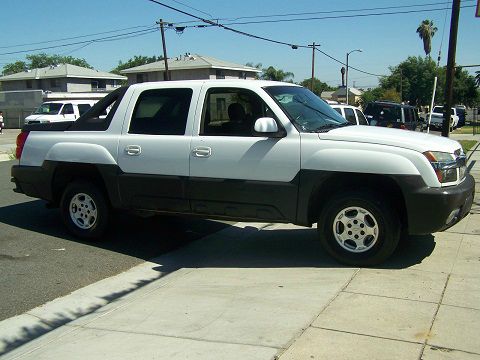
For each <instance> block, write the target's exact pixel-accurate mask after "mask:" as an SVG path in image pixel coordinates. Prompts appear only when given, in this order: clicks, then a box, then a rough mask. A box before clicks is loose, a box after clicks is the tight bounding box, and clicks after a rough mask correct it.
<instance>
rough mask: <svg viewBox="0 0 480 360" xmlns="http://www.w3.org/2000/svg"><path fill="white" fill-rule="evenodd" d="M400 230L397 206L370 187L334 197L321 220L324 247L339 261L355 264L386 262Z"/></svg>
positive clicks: (394, 247)
mask: <svg viewBox="0 0 480 360" xmlns="http://www.w3.org/2000/svg"><path fill="white" fill-rule="evenodd" d="M400 230H401V226H400V221H399V217H398V214H397V213H396V211H395V210H394V207H393V206H391V205H390V204H389V203H388V202H387V201H385V199H380V197H379V196H377V195H375V194H372V193H371V192H368V191H360V192H348V193H344V194H341V195H338V196H335V197H333V198H331V199H330V200H329V201H328V202H327V204H326V205H325V206H324V207H323V209H322V211H321V212H320V218H319V220H318V235H319V239H320V242H321V244H322V246H323V247H324V249H325V250H326V251H327V252H328V253H329V254H330V255H331V256H332V257H333V258H335V259H336V260H337V261H338V262H340V263H343V264H346V265H352V266H373V265H377V264H380V263H382V262H384V261H385V260H386V259H388V258H389V257H390V255H391V254H392V253H393V252H394V251H395V249H396V247H397V245H398V242H399V240H400V233H401V231H400ZM355 237H356V238H355Z"/></svg>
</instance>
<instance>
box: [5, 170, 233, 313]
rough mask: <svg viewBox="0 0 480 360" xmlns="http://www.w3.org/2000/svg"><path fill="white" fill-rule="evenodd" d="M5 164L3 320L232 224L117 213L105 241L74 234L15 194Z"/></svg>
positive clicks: (38, 204) (39, 205) (52, 212)
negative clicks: (80, 237) (91, 239)
mask: <svg viewBox="0 0 480 360" xmlns="http://www.w3.org/2000/svg"><path fill="white" fill-rule="evenodd" d="M13 164H14V162H13V161H6V162H0V320H3V319H6V318H9V317H12V316H15V315H18V314H22V313H24V312H25V311H28V310H30V309H32V308H34V307H36V306H38V305H41V304H44V303H45V302H47V301H50V300H53V299H56V298H57V297H60V296H63V295H66V294H69V293H70V292H72V291H74V290H76V289H79V288H81V287H84V286H86V285H89V284H91V283H94V282H96V281H99V280H101V279H104V278H107V277H110V276H113V275H116V274H118V273H120V272H123V271H125V270H127V269H129V268H131V267H133V266H135V265H137V264H139V263H141V262H143V261H145V260H149V259H151V258H154V257H157V256H159V255H161V254H163V253H165V252H168V251H171V250H173V249H175V248H178V247H179V246H182V245H185V244H186V243H188V242H190V241H192V240H195V239H198V238H201V237H203V236H205V235H207V234H209V233H212V232H216V231H218V230H220V229H223V228H225V227H226V226H229V224H228V223H222V222H218V221H212V220H201V219H192V218H181V217H167V216H155V217H152V218H147V219H142V218H138V217H136V216H132V215H129V214H125V213H121V214H116V215H115V217H114V220H113V222H112V224H111V227H110V231H109V233H108V234H107V235H106V236H105V239H104V240H102V241H100V242H84V241H80V240H78V239H76V238H74V237H72V236H71V235H69V234H68V233H67V232H66V230H65V228H64V227H63V224H62V222H61V219H60V214H59V210H58V209H47V208H46V207H45V203H44V202H43V201H41V200H36V199H32V198H29V197H27V196H25V195H23V194H17V193H14V192H13V188H14V185H13V183H11V182H10V167H11V166H12V165H13Z"/></svg>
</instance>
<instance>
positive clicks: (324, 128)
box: [310, 121, 353, 133]
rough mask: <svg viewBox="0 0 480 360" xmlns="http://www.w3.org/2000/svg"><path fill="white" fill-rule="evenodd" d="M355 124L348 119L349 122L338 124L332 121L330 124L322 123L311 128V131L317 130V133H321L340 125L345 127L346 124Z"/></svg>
mask: <svg viewBox="0 0 480 360" xmlns="http://www.w3.org/2000/svg"><path fill="white" fill-rule="evenodd" d="M351 125H353V124H351V123H349V122H348V121H347V122H344V123H341V124H340V123H338V124H334V123H330V124H323V125H320V126H319V127H317V128H315V129H313V130H311V131H310V132H316V133H321V132H328V131H330V130H332V129H336V128H340V127H345V126H351Z"/></svg>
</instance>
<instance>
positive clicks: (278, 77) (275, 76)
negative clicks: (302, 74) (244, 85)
mask: <svg viewBox="0 0 480 360" xmlns="http://www.w3.org/2000/svg"><path fill="white" fill-rule="evenodd" d="M294 76H295V75H293V73H292V72H289V71H283V70H281V69H275V68H274V67H273V66H269V67H268V68H265V69H262V74H261V75H260V79H262V80H272V81H290V82H292V81H293V80H292V79H293V78H294Z"/></svg>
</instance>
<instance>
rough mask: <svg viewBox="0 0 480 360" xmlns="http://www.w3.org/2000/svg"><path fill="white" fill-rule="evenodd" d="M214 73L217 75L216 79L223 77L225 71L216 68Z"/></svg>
mask: <svg viewBox="0 0 480 360" xmlns="http://www.w3.org/2000/svg"><path fill="white" fill-rule="evenodd" d="M215 74H216V76H217V79H225V71H223V70H216V71H215Z"/></svg>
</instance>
